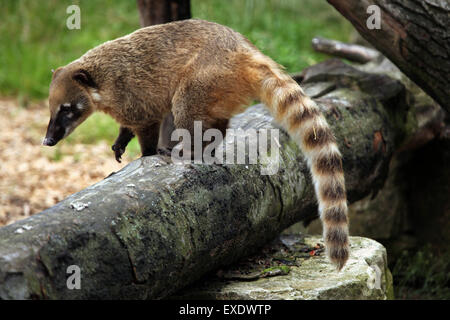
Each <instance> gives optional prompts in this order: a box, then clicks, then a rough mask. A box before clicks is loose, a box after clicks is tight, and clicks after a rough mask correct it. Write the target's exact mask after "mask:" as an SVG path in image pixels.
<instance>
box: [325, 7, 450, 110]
mask: <svg viewBox="0 0 450 320" xmlns="http://www.w3.org/2000/svg"><path fill="white" fill-rule="evenodd" d="M328 2H329V3H330V4H331V5H333V6H334V7H335V8H336V9H337V10H338V11H339V12H340V13H341V14H342V15H343V16H344V17H346V18H347V19H348V20H349V21H350V22H351V23H352V24H353V25H354V26H355V27H356V29H357V30H358V31H359V33H360V34H361V35H362V36H363V37H364V38H365V39H366V40H367V41H369V42H370V43H371V44H372V45H373V46H374V47H376V48H377V49H378V50H379V51H381V52H382V53H383V54H384V55H386V57H387V58H389V59H390V60H391V61H392V62H394V63H395V64H396V65H397V66H398V67H399V68H400V70H402V71H403V72H404V73H405V74H406V75H407V76H408V77H410V78H411V79H412V80H413V81H414V82H416V83H417V84H418V85H419V86H420V87H421V88H422V89H423V90H424V91H425V92H427V93H428V94H429V95H430V96H431V97H432V98H434V99H435V100H436V101H437V102H438V103H439V104H440V105H441V106H442V107H443V108H444V109H445V110H446V111H447V112H450V83H449V82H450V76H449V75H450V40H449V39H450V4H449V2H448V0H408V1H404V0H328ZM371 5H376V6H378V7H379V8H380V12H381V25H380V26H381V28H380V29H369V28H368V27H367V20H368V18H369V16H371V13H372V11H370V10H369V11H370V12H371V13H368V7H369V6H371Z"/></svg>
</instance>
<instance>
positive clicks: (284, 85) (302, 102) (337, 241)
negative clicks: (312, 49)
mask: <svg viewBox="0 0 450 320" xmlns="http://www.w3.org/2000/svg"><path fill="white" fill-rule="evenodd" d="M254 57H255V56H254ZM253 66H258V67H257V69H258V70H259V72H258V73H259V81H258V82H259V98H260V99H261V101H262V102H264V103H265V104H266V106H267V107H268V108H269V109H270V111H271V112H272V114H273V115H274V117H275V120H276V121H277V122H278V123H279V124H281V125H282V126H283V127H284V128H285V129H286V130H287V131H288V133H289V134H290V136H291V138H293V139H294V140H295V141H296V142H297V144H298V145H299V146H300V148H301V150H302V152H303V154H304V155H305V157H306V159H307V163H308V167H309V169H310V172H311V175H312V180H313V183H314V188H315V193H316V197H317V200H318V207H319V215H320V218H321V221H322V225H323V239H324V241H325V247H326V252H327V255H328V257H329V259H330V260H331V261H332V262H333V263H334V264H335V265H336V267H337V269H338V270H341V269H342V267H343V266H344V265H345V263H346V261H347V259H348V257H349V239H348V216H347V196H346V191H345V179H344V171H343V168H342V156H341V153H340V152H339V149H338V146H337V144H336V139H335V137H334V135H333V133H332V131H331V129H330V127H329V125H328V123H327V121H326V120H325V117H324V116H323V114H322V113H321V111H320V109H319V107H318V106H317V104H316V103H315V102H314V101H313V100H312V99H311V98H310V97H308V96H307V95H305V93H304V92H303V90H302V88H301V87H300V86H299V85H298V84H297V82H295V81H294V80H293V79H292V78H291V77H290V76H289V75H288V74H287V73H285V72H284V71H283V70H282V67H281V66H279V65H278V64H276V63H275V62H274V61H273V60H271V59H270V58H268V57H266V56H264V55H262V54H261V53H259V54H257V55H256V61H255V63H254V64H253ZM253 70H255V69H254V68H253Z"/></svg>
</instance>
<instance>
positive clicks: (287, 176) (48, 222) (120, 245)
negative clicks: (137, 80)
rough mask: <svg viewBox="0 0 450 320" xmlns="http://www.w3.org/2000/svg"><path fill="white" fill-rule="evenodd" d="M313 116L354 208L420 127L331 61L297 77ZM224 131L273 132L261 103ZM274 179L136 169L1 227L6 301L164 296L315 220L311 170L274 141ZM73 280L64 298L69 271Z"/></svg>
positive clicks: (160, 160) (397, 85)
mask: <svg viewBox="0 0 450 320" xmlns="http://www.w3.org/2000/svg"><path fill="white" fill-rule="evenodd" d="M298 79H299V81H300V80H301V81H302V85H303V87H304V88H305V90H306V92H307V93H308V94H309V95H311V96H312V97H313V98H315V100H316V101H317V103H318V104H319V105H320V106H321V108H322V110H323V112H324V113H325V115H326V117H327V119H328V121H329V123H330V125H331V126H332V128H333V130H334V132H335V135H336V137H337V141H338V142H339V146H340V149H341V151H342V153H343V157H344V170H345V173H346V187H347V190H348V198H349V201H350V202H353V201H356V200H358V199H361V198H362V197H365V196H367V195H368V194H371V193H373V192H376V191H377V190H378V189H379V188H380V187H381V186H382V185H383V183H384V181H385V178H386V174H387V171H388V170H387V169H388V164H389V160H390V159H391V156H392V154H393V153H394V151H395V150H396V149H397V148H399V146H400V145H401V144H402V143H403V142H404V141H405V140H406V138H407V137H409V136H411V134H412V133H413V132H415V131H416V129H417V122H416V121H415V118H414V117H413V116H411V108H410V107H409V104H408V99H407V96H408V94H407V90H406V89H405V86H404V85H403V84H402V83H401V82H400V81H398V80H395V79H393V78H391V77H388V76H386V75H382V74H372V73H368V72H363V71H360V70H357V69H355V68H353V67H351V66H349V65H346V64H344V63H343V62H341V61H339V60H330V61H327V62H324V63H321V64H318V65H315V66H312V67H310V68H308V69H306V70H305V72H304V73H303V74H302V75H301V77H299V78H298ZM231 127H233V128H243V129H244V130H246V129H248V128H256V129H261V128H276V125H275V124H274V123H273V119H272V117H271V116H270V115H269V114H268V112H267V111H266V109H265V108H263V107H262V106H261V105H256V106H253V107H250V108H248V109H247V111H246V112H244V113H243V114H240V115H238V116H236V117H235V118H233V119H232V123H231ZM279 142H280V144H281V150H280V161H279V170H278V172H277V173H276V174H273V175H262V174H261V170H262V168H263V166H262V165H260V164H255V165H250V164H249V165H206V164H187V165H176V164H173V163H171V161H170V158H168V157H164V156H152V157H145V158H140V159H138V160H135V161H133V162H132V163H130V164H129V165H127V166H126V167H124V168H123V169H122V170H120V171H119V172H116V173H113V174H111V175H110V176H109V177H107V178H106V179H104V180H103V181H101V182H99V183H97V184H95V185H93V186H91V187H88V188H86V189H84V190H82V191H80V192H78V193H76V194H73V195H71V196H70V197H68V198H66V199H65V200H63V201H61V202H60V203H58V204H57V205H55V206H54V207H51V208H49V209H47V210H45V211H43V212H41V213H39V214H36V215H34V216H32V217H30V218H27V219H24V220H22V221H18V222H16V223H14V224H11V225H8V226H5V227H2V228H0V298H2V299H23V298H25V299H28V298H36V299H155V298H164V297H167V296H168V295H170V294H172V293H174V292H175V291H177V290H178V289H180V288H183V287H185V286H186V285H188V284H190V283H192V282H193V281H195V280H197V279H199V278H200V277H201V276H202V275H204V274H205V273H207V272H209V271H211V270H214V269H216V268H218V267H220V266H223V265H228V264H230V263H232V262H234V261H236V260H237V259H239V258H241V257H243V256H245V255H248V254H250V253H252V252H254V251H255V250H257V249H258V248H260V247H261V246H262V245H264V244H265V243H267V242H268V241H270V240H272V239H273V238H275V237H276V236H277V235H278V234H279V233H280V232H281V231H282V230H283V229H284V228H286V227H288V226H289V225H291V224H293V223H295V222H297V221H302V220H303V221H305V220H310V219H313V218H314V217H316V216H317V208H316V201H315V196H314V192H313V188H312V185H311V180H310V176H309V171H308V169H307V167H306V163H305V161H304V159H303V156H302V153H301V152H300V151H299V148H298V147H297V146H296V144H295V143H294V142H293V141H292V140H290V139H289V137H288V136H287V135H286V134H285V133H284V132H283V131H281V132H280V136H279ZM71 265H76V266H78V267H79V268H80V270H81V283H80V284H81V288H80V289H72V290H70V289H68V287H67V281H68V277H69V276H70V275H71V274H70V273H69V274H68V273H67V269H68V267H69V266H71Z"/></svg>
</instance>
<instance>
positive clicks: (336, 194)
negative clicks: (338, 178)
mask: <svg viewBox="0 0 450 320" xmlns="http://www.w3.org/2000/svg"><path fill="white" fill-rule="evenodd" d="M320 196H321V198H322V199H323V200H328V201H330V202H336V201H339V200H345V199H346V196H345V188H344V187H343V186H342V184H340V183H339V182H338V183H336V182H335V181H327V182H325V183H324V185H323V186H322V187H321V189H320Z"/></svg>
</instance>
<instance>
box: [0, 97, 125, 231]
mask: <svg viewBox="0 0 450 320" xmlns="http://www.w3.org/2000/svg"><path fill="white" fill-rule="evenodd" d="M48 117H49V111H48V107H47V105H46V102H42V103H33V104H31V105H29V106H28V107H27V108H21V107H19V106H18V103H17V101H15V100H12V99H0V226H2V225H6V224H10V223H12V222H14V221H17V220H20V219H23V218H25V217H28V216H30V215H32V214H34V213H37V212H40V211H42V210H44V209H46V208H48V207H51V206H52V205H54V204H56V203H57V202H59V201H61V200H62V199H64V198H65V197H67V196H69V195H70V194H72V193H75V192H77V191H80V190H81V189H83V188H86V187H87V186H89V185H92V184H94V183H95V182H98V181H100V180H101V179H103V178H104V177H106V176H108V175H109V174H110V173H111V172H113V171H117V170H119V169H120V168H122V167H123V166H125V165H126V164H127V163H129V162H130V160H131V159H129V158H127V157H124V158H123V161H122V163H120V164H119V163H117V162H116V161H115V159H114V155H113V152H112V151H111V149H110V146H109V144H107V143H106V142H103V141H99V142H98V144H95V145H83V144H69V143H67V142H66V141H62V142H60V144H61V145H60V146H59V144H58V146H59V147H58V148H56V147H53V148H50V147H44V146H42V145H41V141H42V138H43V136H44V135H45V130H46V127H47V123H48V120H49V118H48ZM65 142H66V143H65Z"/></svg>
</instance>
